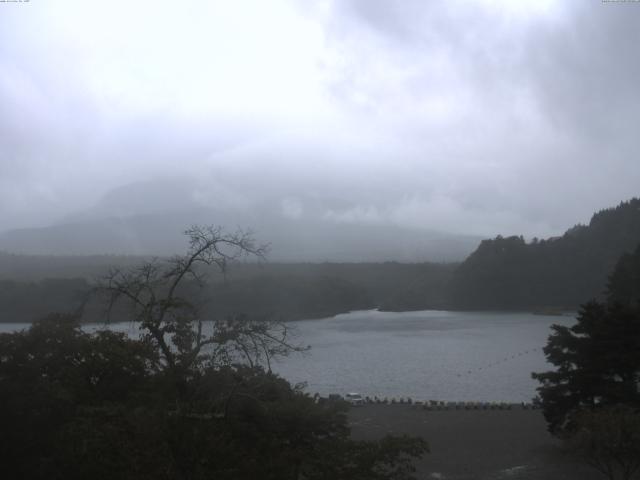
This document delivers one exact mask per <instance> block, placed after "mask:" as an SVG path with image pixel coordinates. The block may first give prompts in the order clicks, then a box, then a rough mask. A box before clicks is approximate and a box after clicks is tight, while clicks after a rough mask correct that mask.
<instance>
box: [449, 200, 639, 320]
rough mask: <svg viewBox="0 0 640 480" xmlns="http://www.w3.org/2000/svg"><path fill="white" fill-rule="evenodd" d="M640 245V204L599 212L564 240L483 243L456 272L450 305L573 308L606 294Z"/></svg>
mask: <svg viewBox="0 0 640 480" xmlns="http://www.w3.org/2000/svg"><path fill="white" fill-rule="evenodd" d="M638 244H640V199H638V198H634V199H632V200H629V201H627V202H622V203H620V205H618V206H617V207H614V208H610V209H606V210H602V211H600V212H597V213H596V214H594V215H593V217H592V218H591V221H590V222H589V225H577V226H575V227H573V228H571V229H569V230H568V231H567V232H566V233H565V234H564V235H563V236H562V237H557V238H550V239H547V240H537V239H534V240H533V241H531V242H528V243H527V242H526V241H525V240H524V239H523V238H522V237H507V238H504V237H501V236H498V237H496V238H495V239H493V240H484V241H483V242H481V244H480V246H479V247H478V248H477V250H476V251H475V252H473V253H472V254H471V255H470V256H469V258H467V259H466V260H465V261H464V262H463V263H462V264H461V265H460V266H459V267H458V269H457V270H456V272H455V274H454V275H453V278H452V282H451V285H450V292H451V302H452V306H454V307H455V308H465V309H475V308H479V309H545V308H567V309H573V308H575V307H577V306H578V305H579V304H581V303H584V302H585V301H586V300H588V299H590V298H599V297H601V296H602V295H603V294H604V290H605V287H606V282H607V276H608V275H609V274H611V272H612V270H613V267H614V266H615V264H616V262H617V260H618V259H619V258H620V256H621V255H623V254H625V253H629V252H632V251H634V250H635V248H636V247H637V245H638Z"/></svg>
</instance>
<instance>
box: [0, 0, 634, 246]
mask: <svg viewBox="0 0 640 480" xmlns="http://www.w3.org/2000/svg"><path fill="white" fill-rule="evenodd" d="M639 25H640V5H639V4H632V3H613V2H612V3H606V2H605V3H603V2H600V1H587V2H584V1H568V2H553V1H542V0H536V1H533V0H531V1H528V0H523V1H520V2H510V1H504V2H501V1H490V0H477V1H475V2H466V1H465V2H463V1H433V2H424V1H418V0H405V1H382V0H366V1H365V0H351V1H337V0H335V1H331V0H318V1H313V2H309V1H304V2H303V1H293V0H292V1H287V0H278V1H274V2H269V4H268V5H267V2H252V1H248V0H247V1H244V0H241V1H238V2H179V3H176V2H166V3H164V2H136V4H135V5H133V6H132V5H127V7H126V8H125V7H124V5H123V4H118V3H113V2H102V4H100V5H98V4H91V5H88V4H87V2H75V1H64V2H58V3H55V4H54V3H48V2H30V3H28V4H3V5H0V230H9V229H12V228H19V227H32V226H42V225H48V224H51V223H56V222H64V221H68V220H69V219H78V218H80V217H83V216H84V217H86V216H92V215H93V216H94V218H97V217H99V216H104V217H108V216H114V215H129V214H138V213H145V212H146V210H149V209H152V210H153V209H154V208H155V209H161V210H162V209H170V206H171V205H165V204H163V203H162V201H161V200H160V199H159V198H158V196H157V195H156V196H154V197H152V200H151V197H150V200H149V201H147V200H145V195H144V188H142V189H141V190H140V192H139V193H140V194H139V196H138V197H139V198H138V200H137V201H133V200H131V196H130V195H127V197H126V198H127V202H125V203H124V204H122V203H121V204H118V202H117V198H118V191H119V190H118V189H119V188H121V187H123V186H126V185H131V184H134V185H136V184H137V183H136V182H143V184H144V182H152V183H154V182H155V185H156V186H158V185H159V186H160V187H161V188H165V189H166V190H167V191H168V192H173V193H175V192H180V194H179V195H175V194H172V195H167V197H166V198H167V199H168V200H167V201H170V202H177V203H178V204H179V203H180V199H183V200H184V202H185V204H189V205H193V204H196V205H202V206H207V207H211V206H215V207H216V208H223V209H224V210H225V211H227V212H234V211H238V212H245V213H246V212H251V211H252V210H258V209H259V208H260V207H264V205H269V206H270V208H271V211H270V212H267V213H265V214H264V215H273V217H274V218H288V219H289V220H290V221H300V222H314V223H315V224H316V225H320V226H326V228H339V227H340V226H341V225H350V226H353V225H355V226H357V225H363V226H371V225H375V226H378V227H381V226H382V227H384V226H389V227H401V228H405V229H407V228H408V229H414V230H421V229H422V230H440V231H445V232H453V233H468V234H473V235H484V236H493V235H496V234H498V233H502V234H516V233H517V234H519V233H522V234H525V235H530V236H533V235H538V236H546V235H554V234H557V233H560V232H562V231H563V230H564V229H566V228H567V227H569V226H571V225H572V224H573V223H575V222H577V221H583V222H584V221H587V220H588V218H589V215H590V214H591V213H592V212H593V211H594V210H596V209H599V208H602V207H606V206H610V205H613V204H616V203H618V202H619V201H620V200H623V199H626V198H629V197H631V196H634V195H637V194H638V193H639V188H638V186H639V185H640V162H639V161H638V159H637V153H638V141H639V140H638V135H637V133H636V132H635V129H636V126H635V125H636V122H635V120H636V119H637V117H638V114H639V113H640V92H639V91H638V89H637V85H638V84H639V83H640V82H639V80H640V56H639V55H638V54H637V46H638V45H639V44H640V38H639V37H640V28H638V26H639ZM160 187H158V188H160ZM154 188H156V187H154ZM128 191H130V189H129V190H128ZM105 199H106V200H105ZM169 199H170V200H169ZM151 201H153V202H157V204H155V206H153V205H149V203H150V202H151ZM107 206H108V207H107ZM176 209H178V208H177V206H176ZM243 215H244V213H243ZM242 218H248V217H245V216H243V217H242Z"/></svg>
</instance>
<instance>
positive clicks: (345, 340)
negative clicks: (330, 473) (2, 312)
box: [0, 311, 575, 402]
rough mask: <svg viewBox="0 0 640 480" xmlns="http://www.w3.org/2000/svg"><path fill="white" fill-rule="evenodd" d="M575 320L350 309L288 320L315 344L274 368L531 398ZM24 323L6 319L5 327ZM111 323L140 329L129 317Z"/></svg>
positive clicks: (414, 393) (344, 385)
mask: <svg viewBox="0 0 640 480" xmlns="http://www.w3.org/2000/svg"><path fill="white" fill-rule="evenodd" d="M574 321H575V320H574V319H573V318H572V317H562V316H540V315H533V314H530V313H496V312H445V311H420V312H400V313H392V312H378V311H361V312H352V313H348V314H343V315H337V316H335V317H331V318H326V319H320V320H304V321H297V322H291V325H292V326H294V327H295V329H294V330H295V338H296V341H297V343H299V344H302V345H310V346H311V350H309V351H308V352H307V353H304V354H296V355H292V356H291V357H289V358H285V359H282V360H280V361H278V362H276V363H275V364H274V365H273V368H274V370H275V371H276V372H278V373H279V374H281V375H282V376H283V377H285V378H287V379H288V380H289V381H291V382H293V383H297V382H307V384H308V387H307V390H308V391H309V392H310V393H315V392H319V393H321V394H323V395H326V394H329V393H341V394H344V393H346V392H349V391H356V392H360V393H362V394H364V395H369V396H372V397H373V396H378V397H389V398H391V397H396V398H398V397H401V396H402V397H405V398H406V397H411V398H413V399H414V400H428V399H432V400H446V401H508V402H522V401H525V402H528V401H530V400H531V398H532V397H533V396H534V395H535V388H536V386H537V382H535V381H533V380H532V379H531V372H533V371H543V370H547V369H549V365H548V364H547V363H546V361H545V358H544V354H543V352H542V347H543V346H544V345H545V343H546V340H547V337H548V335H549V333H550V330H549V327H550V325H551V324H554V323H557V324H562V325H571V324H572V323H574ZM26 327H28V325H27V324H15V323H5V324H0V331H3V332H7V331H16V330H20V329H22V328H26ZM101 327H102V326H96V325H90V326H87V327H85V328H86V329H87V330H95V329H97V328H101ZM111 328H113V329H115V330H119V331H125V332H127V333H129V334H130V335H132V336H136V335H137V333H138V330H137V327H136V326H135V325H133V324H130V323H121V324H115V325H112V326H111Z"/></svg>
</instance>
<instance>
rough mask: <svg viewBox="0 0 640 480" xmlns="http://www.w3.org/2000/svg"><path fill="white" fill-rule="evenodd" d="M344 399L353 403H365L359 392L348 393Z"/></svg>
mask: <svg viewBox="0 0 640 480" xmlns="http://www.w3.org/2000/svg"><path fill="white" fill-rule="evenodd" d="M344 399H345V400H346V401H347V402H349V403H350V404H351V405H364V398H362V395H360V394H359V393H347V394H346V395H345V396H344Z"/></svg>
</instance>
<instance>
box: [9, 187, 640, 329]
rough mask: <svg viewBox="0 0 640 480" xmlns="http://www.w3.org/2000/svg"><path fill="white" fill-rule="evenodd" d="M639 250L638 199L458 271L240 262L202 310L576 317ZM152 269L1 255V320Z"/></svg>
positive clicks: (477, 257) (65, 303)
mask: <svg viewBox="0 0 640 480" xmlns="http://www.w3.org/2000/svg"><path fill="white" fill-rule="evenodd" d="M638 244H640V199H632V200H629V201H627V202H623V203H621V204H620V205H618V206H617V207H615V208H611V209H606V210H602V211H600V212H598V213H596V214H594V215H593V218H592V219H591V221H590V222H589V225H577V226H575V227H573V228H571V229H569V230H568V231H567V232H566V233H565V234H564V235H563V236H561V237H555V238H550V239H546V240H538V239H533V240H532V241H530V242H527V241H525V239H524V238H523V237H521V236H520V237H515V236H514V237H502V236H498V237H496V238H495V239H493V240H484V241H482V242H481V243H480V245H479V246H478V248H477V249H476V251H475V252H473V253H472V254H471V255H470V256H469V257H468V258H467V259H466V260H465V261H464V262H463V263H461V264H454V263H449V264H443V263H415V264H406V263H396V262H385V263H271V262H268V261H266V262H258V263H257V262H239V263H236V264H234V265H232V266H231V267H230V268H229V269H228V271H227V272H226V274H225V275H222V274H221V273H220V272H217V271H214V270H211V271H210V272H209V277H210V278H209V280H210V281H209V284H208V287H207V289H206V291H205V292H204V293H205V295H204V297H203V296H202V295H201V298H199V299H198V301H199V302H200V303H201V307H200V308H201V311H202V312H203V313H204V314H205V315H206V316H207V317H208V318H217V317H224V316H226V315H232V314H237V313H238V312H242V313H244V314H246V315H248V316H250V317H254V318H257V317H268V318H277V319H279V320H294V319H302V318H320V317H325V316H331V315H335V314H337V313H341V312H347V311H350V310H360V309H371V308H380V309H383V310H397V311H399V310H420V309H496V310H537V311H546V310H549V311H555V310H559V309H566V310H574V309H575V308H576V307H577V306H578V305H579V304H580V303H582V302H584V301H585V299H589V298H601V297H602V295H603V294H604V291H605V287H606V282H607V277H608V275H609V274H610V273H611V272H612V270H613V267H614V265H615V264H616V261H617V260H618V259H619V258H620V256H621V255H624V254H625V253H629V252H632V251H633V250H634V249H635V248H636V246H637V245H638ZM146 260H149V258H145V257H127V256H89V257H82V256H77V257H56V256H27V255H12V254H8V253H0V321H2V322H24V321H33V320H35V319H37V318H39V317H42V316H43V315H45V314H46V313H48V312H52V311H67V312H75V311H76V310H77V309H78V308H79V307H80V306H81V305H82V304H83V302H84V301H85V299H86V298H87V295H88V293H89V292H90V290H91V288H92V285H93V284H94V283H95V282H96V281H97V280H99V278H100V277H101V276H103V275H105V274H106V273H107V272H108V270H109V268H113V267H117V268H126V267H128V266H131V265H135V264H136V263H138V262H140V261H146ZM614 281H615V279H614ZM184 288H185V289H187V290H188V289H189V288H191V287H190V286H189V284H188V283H187V284H186V285H185V287H184ZM194 290H195V289H194ZM34 299H37V300H38V301H34ZM101 320H104V311H103V310H101V309H99V308H97V307H96V305H95V304H94V305H92V304H91V303H89V304H87V308H85V312H84V320H83V321H101Z"/></svg>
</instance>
